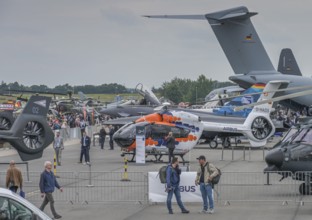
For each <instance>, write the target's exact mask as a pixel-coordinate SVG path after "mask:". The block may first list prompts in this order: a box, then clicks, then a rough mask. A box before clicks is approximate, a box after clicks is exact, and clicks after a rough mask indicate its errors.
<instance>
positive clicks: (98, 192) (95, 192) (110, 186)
mask: <svg viewBox="0 0 312 220" xmlns="http://www.w3.org/2000/svg"><path fill="white" fill-rule="evenodd" d="M40 174H41V172H30V173H29V176H30V181H25V182H24V185H23V191H25V193H26V199H27V200H29V201H31V202H33V203H38V202H39V201H42V198H41V192H40V189H39V181H40ZM23 175H24V174H23ZM57 176H58V178H57V181H58V182H59V184H60V185H62V186H63V187H64V191H63V192H62V193H61V192H59V191H58V190H56V191H55V193H54V194H53V195H54V199H55V201H58V202H65V203H72V204H74V203H92V202H138V203H147V201H148V193H147V192H148V189H147V188H148V184H147V182H148V181H147V179H148V178H147V175H146V174H145V173H140V172H129V173H128V179H129V180H130V181H122V179H123V173H122V172H91V173H90V172H79V173H77V172H58V173H57ZM5 177H6V173H5V172H1V173H0V185H1V187H5Z"/></svg>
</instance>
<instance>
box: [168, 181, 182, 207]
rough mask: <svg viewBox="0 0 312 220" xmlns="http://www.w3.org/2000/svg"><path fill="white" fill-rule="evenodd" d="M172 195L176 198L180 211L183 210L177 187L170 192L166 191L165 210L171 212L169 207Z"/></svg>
mask: <svg viewBox="0 0 312 220" xmlns="http://www.w3.org/2000/svg"><path fill="white" fill-rule="evenodd" d="M173 194H174V195H175V197H176V200H177V203H178V205H179V207H180V209H181V211H183V210H185V208H184V205H183V203H182V200H181V194H180V188H179V187H178V186H175V187H172V189H171V190H170V191H168V196H167V208H168V210H169V211H172V206H171V200H172V196H173Z"/></svg>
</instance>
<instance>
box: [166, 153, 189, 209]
mask: <svg viewBox="0 0 312 220" xmlns="http://www.w3.org/2000/svg"><path fill="white" fill-rule="evenodd" d="M180 174H181V169H180V168H179V160H178V158H177V157H173V158H172V163H171V164H170V165H168V167H167V170H166V182H167V189H166V191H167V192H168V196H167V208H168V211H169V214H173V210H172V206H171V200H172V197H173V194H174V195H175V197H176V200H177V203H178V205H179V207H180V209H181V211H182V213H185V214H187V213H189V212H190V211H189V210H187V209H186V208H185V207H184V205H183V203H182V200H181V194H180V187H179V186H180Z"/></svg>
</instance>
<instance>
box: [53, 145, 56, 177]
mask: <svg viewBox="0 0 312 220" xmlns="http://www.w3.org/2000/svg"><path fill="white" fill-rule="evenodd" d="M53 173H54V176H56V153H55V151H54V159H53Z"/></svg>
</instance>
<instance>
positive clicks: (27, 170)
mask: <svg viewBox="0 0 312 220" xmlns="http://www.w3.org/2000/svg"><path fill="white" fill-rule="evenodd" d="M26 175H27V182H29V167H28V162H26Z"/></svg>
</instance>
